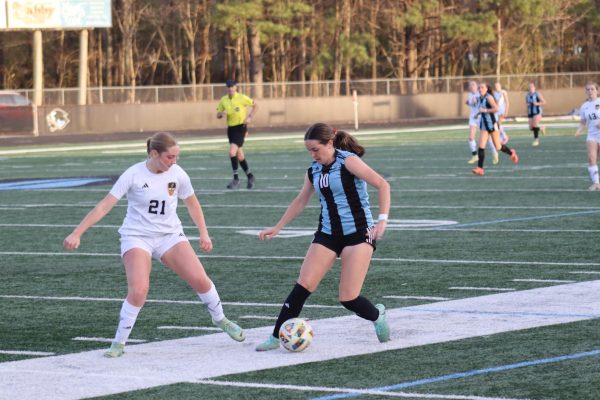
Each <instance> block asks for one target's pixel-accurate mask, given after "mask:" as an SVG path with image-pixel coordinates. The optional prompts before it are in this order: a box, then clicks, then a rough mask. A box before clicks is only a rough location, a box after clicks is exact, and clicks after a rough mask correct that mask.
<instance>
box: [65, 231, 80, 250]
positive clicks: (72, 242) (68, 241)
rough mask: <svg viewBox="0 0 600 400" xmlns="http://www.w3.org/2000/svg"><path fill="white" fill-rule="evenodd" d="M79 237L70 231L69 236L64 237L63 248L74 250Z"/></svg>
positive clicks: (77, 244)
mask: <svg viewBox="0 0 600 400" xmlns="http://www.w3.org/2000/svg"><path fill="white" fill-rule="evenodd" d="M79 243H80V237H79V236H77V235H75V234H74V233H71V234H70V235H69V236H67V237H66V238H65V240H64V241H63V247H64V248H65V250H75V249H77V248H79Z"/></svg>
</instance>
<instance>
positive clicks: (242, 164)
mask: <svg viewBox="0 0 600 400" xmlns="http://www.w3.org/2000/svg"><path fill="white" fill-rule="evenodd" d="M240 167H242V169H243V170H244V173H245V174H246V175H250V174H251V173H250V172H249V171H248V163H247V162H246V159H245V158H244V159H243V160H242V161H240Z"/></svg>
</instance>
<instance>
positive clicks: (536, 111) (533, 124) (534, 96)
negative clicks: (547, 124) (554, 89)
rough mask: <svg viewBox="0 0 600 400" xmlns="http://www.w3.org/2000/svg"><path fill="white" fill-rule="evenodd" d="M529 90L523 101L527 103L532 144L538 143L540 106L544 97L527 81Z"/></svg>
mask: <svg viewBox="0 0 600 400" xmlns="http://www.w3.org/2000/svg"><path fill="white" fill-rule="evenodd" d="M528 88H529V91H528V92H527V95H526V96H525V102H526V103H527V118H528V119H529V129H530V130H531V131H532V132H533V143H531V145H532V146H539V145H540V139H539V135H540V129H543V128H541V127H540V123H541V122H542V106H543V105H544V104H546V100H544V97H543V96H542V95H541V94H540V93H538V92H537V91H536V90H535V84H534V83H533V82H530V83H529V86H528Z"/></svg>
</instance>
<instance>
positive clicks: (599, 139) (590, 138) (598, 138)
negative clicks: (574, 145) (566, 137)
mask: <svg viewBox="0 0 600 400" xmlns="http://www.w3.org/2000/svg"><path fill="white" fill-rule="evenodd" d="M585 140H586V141H587V142H596V143H598V144H599V145H600V135H594V134H592V135H590V134H588V135H587V139H585Z"/></svg>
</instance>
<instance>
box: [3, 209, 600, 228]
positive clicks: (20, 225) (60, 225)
mask: <svg viewBox="0 0 600 400" xmlns="http://www.w3.org/2000/svg"><path fill="white" fill-rule="evenodd" d="M595 208H598V207H595ZM0 227H5V228H74V227H75V225H71V224H0ZM92 228H105V229H114V230H117V229H118V228H119V226H118V225H94V226H93V227H92ZM184 229H190V230H191V229H193V228H192V227H187V226H186V227H184ZM208 229H233V230H244V229H247V230H251V229H256V230H262V229H264V226H219V225H214V226H210V225H209V226H208ZM314 229H315V228H314V227H299V228H297V230H310V231H311V232H314ZM387 230H388V231H404V232H418V231H423V232H432V231H433V232H492V233H493V232H523V233H598V232H600V229H498V228H461V227H459V228H446V227H445V226H444V229H439V227H434V228H408V227H403V226H389V227H388V228H387ZM283 232H285V230H284V231H283Z"/></svg>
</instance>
